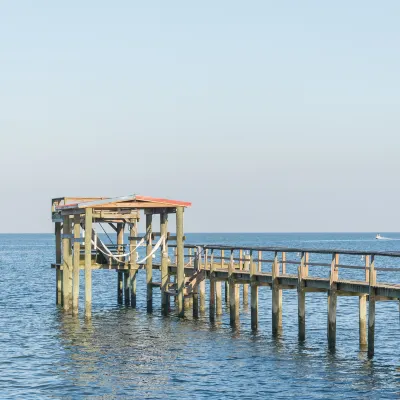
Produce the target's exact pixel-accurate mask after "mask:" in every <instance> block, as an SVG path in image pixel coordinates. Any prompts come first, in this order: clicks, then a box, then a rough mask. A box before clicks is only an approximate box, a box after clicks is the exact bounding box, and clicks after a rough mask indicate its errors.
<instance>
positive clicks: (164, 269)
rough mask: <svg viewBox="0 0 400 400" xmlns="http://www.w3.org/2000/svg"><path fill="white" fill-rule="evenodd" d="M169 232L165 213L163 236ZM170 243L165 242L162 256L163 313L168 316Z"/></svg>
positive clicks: (162, 224)
mask: <svg viewBox="0 0 400 400" xmlns="http://www.w3.org/2000/svg"><path fill="white" fill-rule="evenodd" d="M167 231H168V214H167V213H166V212H163V213H161V214H160V232H161V236H162V235H166V234H167ZM168 264H169V261H168V241H166V242H165V248H164V249H163V251H162V255H161V267H160V269H161V313H162V314H163V315H168V312H169V303H170V300H169V295H168V294H167V293H166V291H167V290H168V284H169V274H168Z"/></svg>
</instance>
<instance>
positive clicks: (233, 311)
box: [228, 250, 239, 326]
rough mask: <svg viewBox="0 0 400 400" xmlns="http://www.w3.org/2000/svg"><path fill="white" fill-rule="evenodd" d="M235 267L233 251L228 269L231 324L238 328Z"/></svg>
mask: <svg viewBox="0 0 400 400" xmlns="http://www.w3.org/2000/svg"><path fill="white" fill-rule="evenodd" d="M234 271H235V265H234V261H233V250H231V258H230V262H229V267H228V279H229V312H230V322H231V325H232V326H236V325H237V323H238V322H239V296H238V290H237V285H236V284H235V278H234V275H233V273H234Z"/></svg>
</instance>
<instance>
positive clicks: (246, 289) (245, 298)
mask: <svg viewBox="0 0 400 400" xmlns="http://www.w3.org/2000/svg"><path fill="white" fill-rule="evenodd" d="M240 258H241V257H240ZM244 258H245V261H244V263H243V264H240V265H243V270H244V271H248V272H249V271H250V256H249V255H248V254H246V255H245V256H244ZM240 269H242V268H240ZM248 304H249V285H248V284H247V283H245V284H243V305H245V306H247V305H248Z"/></svg>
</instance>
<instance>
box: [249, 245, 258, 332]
mask: <svg viewBox="0 0 400 400" xmlns="http://www.w3.org/2000/svg"><path fill="white" fill-rule="evenodd" d="M248 257H249V260H250V281H251V329H252V330H253V331H255V330H257V328H258V285H257V280H256V278H257V277H256V276H255V273H256V264H255V262H254V260H253V251H252V250H251V251H250V255H249V256H248Z"/></svg>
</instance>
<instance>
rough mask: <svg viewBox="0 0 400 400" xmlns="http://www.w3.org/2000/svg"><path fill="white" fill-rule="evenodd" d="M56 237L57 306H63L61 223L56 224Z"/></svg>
mask: <svg viewBox="0 0 400 400" xmlns="http://www.w3.org/2000/svg"><path fill="white" fill-rule="evenodd" d="M55 236H56V264H58V265H57V267H56V304H59V305H61V304H62V270H61V268H60V267H61V222H56V223H55Z"/></svg>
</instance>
